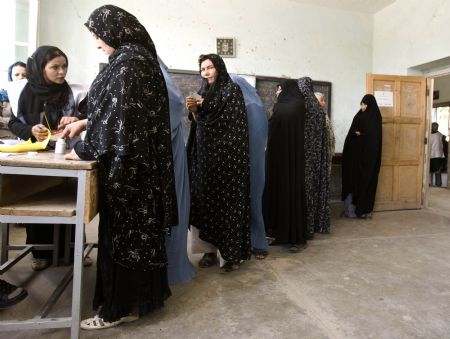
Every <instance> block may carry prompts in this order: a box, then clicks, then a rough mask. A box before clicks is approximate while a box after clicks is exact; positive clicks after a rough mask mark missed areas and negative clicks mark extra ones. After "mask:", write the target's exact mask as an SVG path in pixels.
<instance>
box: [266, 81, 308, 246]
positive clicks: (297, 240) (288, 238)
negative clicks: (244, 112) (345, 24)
mask: <svg viewBox="0 0 450 339" xmlns="http://www.w3.org/2000/svg"><path fill="white" fill-rule="evenodd" d="M279 86H280V87H281V92H279V94H278V100H277V103H276V104H275V105H274V107H273V115H272V116H271V117H270V119H269V134H268V139H267V149H266V185H265V188H264V194H263V214H264V223H265V225H266V232H267V234H268V235H269V236H270V237H273V238H275V240H274V241H273V242H272V243H271V245H277V244H287V245H290V250H291V251H292V252H299V251H301V250H303V249H305V248H306V241H307V229H306V214H305V212H306V207H305V184H304V178H305V177H304V171H305V160H304V149H303V144H304V122H305V100H304V98H303V95H302V94H301V93H300V90H299V88H298V84H297V81H296V80H286V81H284V82H283V83H281V84H280V85H279Z"/></svg>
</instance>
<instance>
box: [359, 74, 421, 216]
mask: <svg viewBox="0 0 450 339" xmlns="http://www.w3.org/2000/svg"><path fill="white" fill-rule="evenodd" d="M366 89H367V93H372V94H374V95H375V96H377V93H375V91H378V92H383V93H384V94H385V95H386V94H388V95H387V97H389V95H390V97H391V98H392V101H391V102H389V101H387V102H384V106H383V105H380V111H381V115H382V117H383V146H382V147H383V149H382V158H381V159H382V160H381V169H380V175H379V177H378V188H377V196H376V199H375V208H374V210H375V211H383V210H400V209H415V208H420V206H421V191H422V171H423V150H424V132H425V117H426V115H425V113H426V112H425V99H426V96H425V95H426V82H425V78H422V77H409V76H393V75H379V74H367V77H366Z"/></svg>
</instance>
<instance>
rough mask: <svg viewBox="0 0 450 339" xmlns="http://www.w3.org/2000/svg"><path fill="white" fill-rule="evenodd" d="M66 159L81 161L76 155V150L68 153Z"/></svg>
mask: <svg viewBox="0 0 450 339" xmlns="http://www.w3.org/2000/svg"><path fill="white" fill-rule="evenodd" d="M64 159H66V160H81V159H80V157H79V156H78V155H77V154H76V153H75V151H74V150H72V151H71V152H70V153H67V154H66V155H65V156H64Z"/></svg>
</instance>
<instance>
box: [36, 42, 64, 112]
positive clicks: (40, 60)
mask: <svg viewBox="0 0 450 339" xmlns="http://www.w3.org/2000/svg"><path fill="white" fill-rule="evenodd" d="M58 56H62V57H64V59H66V64H67V66H69V59H67V56H66V55H65V54H64V52H63V51H61V50H60V49H59V48H58V47H54V46H40V47H39V48H38V49H37V50H36V51H35V52H34V53H33V54H32V55H31V56H30V57H29V58H28V61H27V79H28V83H29V84H30V87H31V91H32V92H33V94H34V95H36V96H37V97H38V98H40V99H42V100H47V104H54V105H56V106H58V105H61V104H63V103H64V104H65V103H66V100H63V99H64V98H63V96H66V97H67V95H68V93H69V91H70V88H69V85H68V84H67V82H66V81H64V82H63V83H62V84H56V83H48V82H47V80H45V77H44V68H45V65H46V64H47V63H48V62H49V61H50V60H52V59H54V58H56V57H58Z"/></svg>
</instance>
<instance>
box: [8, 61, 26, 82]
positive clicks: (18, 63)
mask: <svg viewBox="0 0 450 339" xmlns="http://www.w3.org/2000/svg"><path fill="white" fill-rule="evenodd" d="M16 66H20V67H23V68H25V69H26V68H27V65H26V64H25V63H24V62H22V61H16V62H15V63H13V64H12V65H11V66H9V67H8V81H13V80H12V69H13V68H14V67H16Z"/></svg>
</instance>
